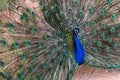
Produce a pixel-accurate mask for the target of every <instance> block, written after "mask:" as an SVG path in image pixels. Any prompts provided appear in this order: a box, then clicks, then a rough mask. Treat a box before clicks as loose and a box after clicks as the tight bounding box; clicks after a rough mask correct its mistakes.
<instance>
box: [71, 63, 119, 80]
mask: <svg viewBox="0 0 120 80" xmlns="http://www.w3.org/2000/svg"><path fill="white" fill-rule="evenodd" d="M73 80H120V72H117V71H116V70H110V69H101V68H94V67H88V66H86V65H81V66H79V68H78V70H77V72H76V73H75V74H74V76H73Z"/></svg>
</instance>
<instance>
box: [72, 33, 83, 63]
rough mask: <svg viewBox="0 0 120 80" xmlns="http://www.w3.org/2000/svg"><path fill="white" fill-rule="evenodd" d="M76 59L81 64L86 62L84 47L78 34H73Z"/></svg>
mask: <svg viewBox="0 0 120 80" xmlns="http://www.w3.org/2000/svg"><path fill="white" fill-rule="evenodd" d="M73 41H74V47H75V48H74V56H75V61H76V62H77V63H78V64H79V65H80V64H82V63H84V49H83V47H82V45H81V42H80V40H79V39H78V37H77V35H75V34H73Z"/></svg>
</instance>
